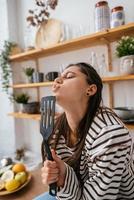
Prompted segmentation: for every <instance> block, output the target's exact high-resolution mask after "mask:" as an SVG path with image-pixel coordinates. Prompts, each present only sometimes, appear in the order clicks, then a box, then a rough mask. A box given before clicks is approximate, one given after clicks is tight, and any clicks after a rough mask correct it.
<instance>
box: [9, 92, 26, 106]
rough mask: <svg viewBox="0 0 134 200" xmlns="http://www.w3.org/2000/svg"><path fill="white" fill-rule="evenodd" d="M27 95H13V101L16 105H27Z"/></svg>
mask: <svg viewBox="0 0 134 200" xmlns="http://www.w3.org/2000/svg"><path fill="white" fill-rule="evenodd" d="M29 98H30V97H29V95H28V94H26V93H20V94H16V95H15V94H14V95H13V100H14V101H15V102H17V103H22V104H27V103H28V100H29Z"/></svg>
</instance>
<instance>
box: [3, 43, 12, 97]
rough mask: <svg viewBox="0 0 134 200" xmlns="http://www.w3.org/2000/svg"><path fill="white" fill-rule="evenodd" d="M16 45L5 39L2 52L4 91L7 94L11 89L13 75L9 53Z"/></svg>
mask: <svg viewBox="0 0 134 200" xmlns="http://www.w3.org/2000/svg"><path fill="white" fill-rule="evenodd" d="M15 46H16V44H15V43H13V42H9V41H5V42H4V46H3V50H2V51H1V54H0V67H1V79H2V88H3V91H5V92H6V93H7V94H8V93H9V91H8V89H9V83H10V78H11V75H12V70H11V67H10V62H9V55H10V54H11V52H12V48H13V47H15Z"/></svg>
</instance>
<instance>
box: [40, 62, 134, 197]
mask: <svg viewBox="0 0 134 200" xmlns="http://www.w3.org/2000/svg"><path fill="white" fill-rule="evenodd" d="M53 93H54V95H55V96H56V100H57V103H58V104H59V105H60V106H61V107H62V108H63V110H64V113H63V114H62V115H61V116H59V118H58V119H57V120H56V124H55V130H54V133H53V135H52V137H51V139H50V145H51V148H52V156H53V159H54V161H48V160H45V161H44V166H43V168H42V182H43V183H44V184H51V183H53V182H57V186H58V187H59V190H58V192H57V197H52V199H60V200H62V199H64V200H65V199H66V200H110V199H111V200H114V199H118V200H119V199H120V200H123V199H124V200H127V199H134V171H133V170H134V168H132V157H131V156H132V148H131V147H132V145H131V137H130V135H129V132H128V130H127V128H126V127H125V126H124V125H123V123H122V122H121V120H120V119H119V118H118V117H117V116H116V115H115V113H114V112H113V111H112V110H111V109H109V108H106V107H103V106H101V100H102V81H101V78H100V77H99V75H98V74H97V72H96V71H95V70H94V68H93V67H91V66H90V65H89V64H86V63H77V64H72V65H69V66H68V67H67V68H66V69H65V71H64V72H63V73H62V75H61V76H60V77H58V78H57V79H55V81H54V84H53ZM45 196H46V198H45ZM45 196H44V198H43V199H44V200H45V199H47V200H49V195H48V194H45Z"/></svg>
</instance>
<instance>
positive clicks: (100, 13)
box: [95, 1, 110, 32]
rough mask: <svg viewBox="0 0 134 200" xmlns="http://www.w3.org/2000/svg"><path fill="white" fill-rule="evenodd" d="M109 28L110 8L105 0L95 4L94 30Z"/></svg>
mask: <svg viewBox="0 0 134 200" xmlns="http://www.w3.org/2000/svg"><path fill="white" fill-rule="evenodd" d="M108 28H110V10H109V6H108V2H107V1H99V2H98V3H96V4H95V30H96V32H98V31H103V30H106V29H108Z"/></svg>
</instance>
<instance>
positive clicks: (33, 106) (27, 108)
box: [23, 102, 40, 114]
mask: <svg viewBox="0 0 134 200" xmlns="http://www.w3.org/2000/svg"><path fill="white" fill-rule="evenodd" d="M23 112H24V113H28V114H38V113H39V112H40V104H39V102H30V103H27V104H23Z"/></svg>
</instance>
